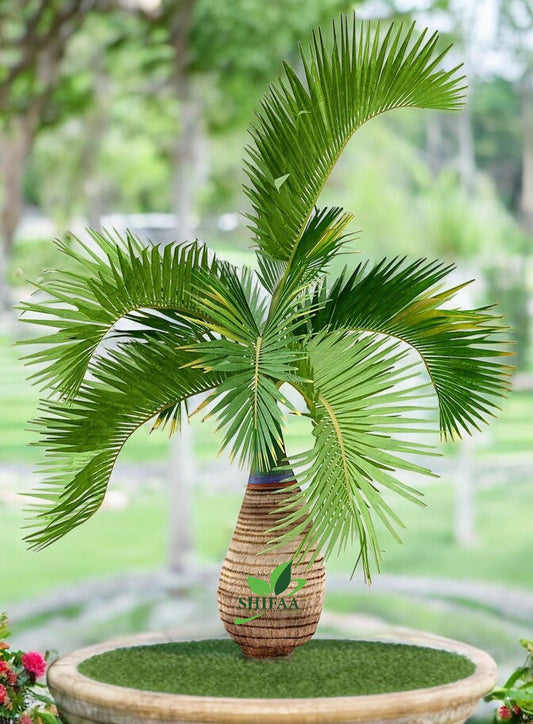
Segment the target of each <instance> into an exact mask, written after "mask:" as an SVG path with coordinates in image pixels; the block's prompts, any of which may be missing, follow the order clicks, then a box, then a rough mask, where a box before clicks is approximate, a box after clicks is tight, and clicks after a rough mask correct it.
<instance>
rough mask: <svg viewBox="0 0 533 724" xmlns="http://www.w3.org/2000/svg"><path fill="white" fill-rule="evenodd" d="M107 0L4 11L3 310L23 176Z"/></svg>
mask: <svg viewBox="0 0 533 724" xmlns="http://www.w3.org/2000/svg"><path fill="white" fill-rule="evenodd" d="M108 5H109V1H108V0H21V2H19V3H11V2H3V3H2V4H1V6H0V150H1V154H0V158H1V166H0V188H1V193H2V197H3V198H2V200H1V203H2V208H1V212H0V237H1V239H0V305H2V306H6V305H7V304H8V302H9V300H8V293H7V286H6V264H7V258H8V256H9V254H10V252H11V248H12V245H13V239H14V234H15V230H16V227H17V224H18V222H19V218H20V215H21V212H22V205H23V189H24V171H25V168H26V164H27V162H28V158H29V155H30V152H31V149H32V146H33V143H34V141H35V138H36V135H37V133H38V131H39V129H40V128H41V126H42V125H43V122H44V118H45V116H46V112H47V108H48V103H49V99H50V96H51V93H52V91H53V89H54V88H55V87H56V85H57V83H58V80H59V77H60V69H61V62H62V59H63V57H64V55H65V51H66V48H67V45H68V43H69V42H70V40H71V38H72V37H73V36H74V35H75V33H76V32H77V31H78V29H79V28H80V27H81V25H82V23H83V21H84V19H85V18H86V17H87V15H88V13H90V12H93V11H95V10H98V9H107V7H108Z"/></svg>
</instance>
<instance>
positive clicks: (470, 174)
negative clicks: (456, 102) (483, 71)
mask: <svg viewBox="0 0 533 724" xmlns="http://www.w3.org/2000/svg"><path fill="white" fill-rule="evenodd" d="M457 137H458V142H459V157H458V169H459V179H460V181H461V185H462V187H463V189H465V191H467V192H469V191H472V189H473V187H474V183H475V177H476V161H475V154H474V135H473V132H472V113H471V111H470V103H469V102H468V100H467V102H466V104H465V107H464V108H463V109H462V110H461V112H460V113H459V115H458V116H457Z"/></svg>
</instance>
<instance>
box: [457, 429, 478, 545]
mask: <svg viewBox="0 0 533 724" xmlns="http://www.w3.org/2000/svg"><path fill="white" fill-rule="evenodd" d="M458 462H459V466H458V469H457V470H456V474H455V541H456V542H457V543H459V544H460V545H462V546H469V545H472V544H473V543H475V541H476V537H477V536H476V518H475V487H474V470H473V466H474V462H475V442H474V440H473V439H472V438H470V437H467V438H465V439H464V440H463V441H462V442H461V444H460V446H459V461H458Z"/></svg>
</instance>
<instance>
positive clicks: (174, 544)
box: [168, 0, 200, 572]
mask: <svg viewBox="0 0 533 724" xmlns="http://www.w3.org/2000/svg"><path fill="white" fill-rule="evenodd" d="M194 4H195V0H183V2H182V3H181V6H180V8H179V10H178V11H177V12H176V13H175V15H174V16H173V17H172V19H171V24H170V33H171V41H172V44H173V47H174V78H173V85H174V92H175V96H176V101H177V103H178V104H179V108H180V120H181V128H180V132H179V134H178V136H177V138H176V142H175V147H174V169H175V170H174V183H173V206H174V212H175V215H176V240H177V241H178V242H184V241H190V240H192V238H193V205H194V193H195V189H196V175H197V153H196V150H197V148H198V143H197V134H198V124H199V121H200V107H199V104H197V103H195V101H194V99H193V97H192V88H191V85H192V83H191V78H190V74H189V69H188V66H189V34H190V30H191V26H192V18H193V10H194ZM193 448H194V440H193V431H192V428H191V427H190V426H189V425H188V424H187V421H186V420H185V421H184V422H183V425H182V430H181V432H180V434H179V435H178V436H175V437H174V438H173V441H172V453H171V466H170V471H169V482H170V531H169V550H168V567H169V569H170V570H171V571H173V572H183V571H184V570H186V569H187V567H188V564H189V562H190V559H191V557H192V554H193V550H194V543H193V529H192V520H191V508H192V505H191V489H192V483H193V479H194V451H193Z"/></svg>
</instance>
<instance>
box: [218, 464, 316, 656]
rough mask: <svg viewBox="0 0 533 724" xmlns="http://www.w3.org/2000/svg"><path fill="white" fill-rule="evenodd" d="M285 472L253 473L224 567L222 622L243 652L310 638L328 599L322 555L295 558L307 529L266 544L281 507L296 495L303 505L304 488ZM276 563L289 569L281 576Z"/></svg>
mask: <svg viewBox="0 0 533 724" xmlns="http://www.w3.org/2000/svg"><path fill="white" fill-rule="evenodd" d="M282 478H283V476H282V475H279V474H276V473H271V474H265V475H251V476H250V479H249V482H248V485H247V487H246V492H245V495H244V500H243V503H242V507H241V510H240V513H239V517H238V520H237V525H236V527H235V531H234V533H233V537H232V539H231V542H230V545H229V549H228V553H227V555H226V558H225V560H224V563H223V565H222V570H221V572H220V579H219V586H218V605H219V612H220V618H221V619H222V623H223V624H224V627H225V629H226V631H227V632H228V633H229V635H230V636H231V637H232V638H233V639H234V641H236V642H237V643H238V644H239V646H240V647H241V649H242V651H243V653H244V654H245V655H246V656H249V657H252V658H256V659H266V658H276V657H279V656H288V655H289V654H290V653H292V651H293V650H294V649H295V648H296V646H300V645H301V644H304V643H305V642H306V641H309V639H310V638H311V637H312V636H313V634H314V633H315V631H316V627H317V625H318V621H319V619H320V615H321V613H322V606H323V604H324V595H325V586H326V572H325V567H324V561H323V558H322V556H321V555H320V554H318V555H317V556H316V558H315V560H314V561H312V562H311V560H312V558H313V554H314V553H315V550H312V551H310V552H308V553H307V554H306V555H305V557H304V559H303V560H302V561H299V562H297V563H296V562H294V561H293V559H294V557H295V554H296V551H297V549H298V546H299V544H300V542H301V540H302V538H303V536H304V535H305V533H306V531H303V532H302V533H300V535H299V537H298V538H295V539H294V540H292V541H291V542H290V543H286V544H283V545H282V546H279V547H276V548H275V549H272V550H266V549H267V548H268V543H269V541H270V540H271V539H272V537H273V534H272V533H271V532H269V531H270V530H271V528H272V527H273V526H275V525H276V523H278V522H279V521H280V519H281V518H282V517H283V515H285V514H286V513H283V514H281V513H279V512H278V510H279V508H280V507H286V506H290V505H291V502H293V501H294V509H296V508H297V506H298V504H297V503H296V501H295V498H296V496H297V493H298V492H299V489H290V488H291V486H293V485H294V483H295V481H294V480H292V481H290V482H286V481H284V480H283V479H282ZM285 478H286V475H285ZM290 562H292V565H289V563H290ZM276 569H277V571H278V572H279V570H280V569H284V573H282V576H281V577H280V578H279V579H278V580H277V582H276V580H275V579H276V574H275V573H274V571H276ZM273 574H274V575H273ZM249 576H253V578H254V579H259V582H257V581H253V580H252V581H251V580H250V579H249ZM250 583H252V586H253V589H255V590H252V588H251V587H250ZM302 584H303V585H302Z"/></svg>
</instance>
